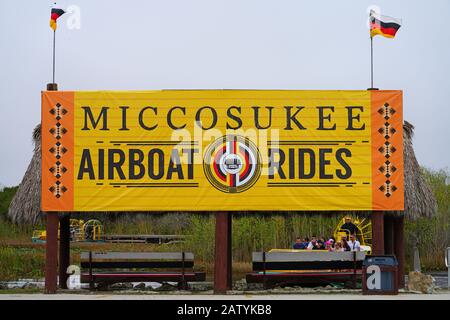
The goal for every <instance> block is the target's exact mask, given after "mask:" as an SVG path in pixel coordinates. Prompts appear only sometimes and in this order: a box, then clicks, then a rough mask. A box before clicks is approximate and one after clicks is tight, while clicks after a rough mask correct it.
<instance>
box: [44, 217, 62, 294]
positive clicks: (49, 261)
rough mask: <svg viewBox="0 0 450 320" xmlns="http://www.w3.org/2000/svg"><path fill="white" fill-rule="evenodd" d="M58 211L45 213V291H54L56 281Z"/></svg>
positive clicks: (51, 292)
mask: <svg viewBox="0 0 450 320" xmlns="http://www.w3.org/2000/svg"><path fill="white" fill-rule="evenodd" d="M58 223H59V218H58V213H55V212H52V213H47V224H46V242H45V293H47V294H53V293H56V286H57V282H58Z"/></svg>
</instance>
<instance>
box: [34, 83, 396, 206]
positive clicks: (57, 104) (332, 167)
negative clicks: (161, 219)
mask: <svg viewBox="0 0 450 320" xmlns="http://www.w3.org/2000/svg"><path fill="white" fill-rule="evenodd" d="M402 143H403V142H402V92H401V91H281V90H267V91H266V90H263V91H258V90H187V91H181V90H180V91H177V90H174V91H170V90H169V91H97V92H85V91H74V92H68V91H65V92H50V91H47V92H43V93H42V210H43V211H220V210H222V211H269V210H270V211H277V210H279V211H286V210H289V211H292V210H298V211H300V210H314V211H315V210H323V211H325V210H333V211H334V210H403V206H404V204H403V197H404V195H403V145H402Z"/></svg>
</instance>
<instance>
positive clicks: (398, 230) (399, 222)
mask: <svg viewBox="0 0 450 320" xmlns="http://www.w3.org/2000/svg"><path fill="white" fill-rule="evenodd" d="M394 254H395V256H396V257H397V261H398V287H399V288H404V287H405V239H404V218H403V217H398V218H396V219H394Z"/></svg>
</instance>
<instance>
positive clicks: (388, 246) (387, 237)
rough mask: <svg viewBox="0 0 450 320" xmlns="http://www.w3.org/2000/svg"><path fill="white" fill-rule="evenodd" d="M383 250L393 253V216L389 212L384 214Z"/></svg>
mask: <svg viewBox="0 0 450 320" xmlns="http://www.w3.org/2000/svg"><path fill="white" fill-rule="evenodd" d="M384 252H385V253H386V254H394V218H393V217H392V216H391V215H390V214H387V215H385V216H384Z"/></svg>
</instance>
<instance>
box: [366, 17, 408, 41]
mask: <svg viewBox="0 0 450 320" xmlns="http://www.w3.org/2000/svg"><path fill="white" fill-rule="evenodd" d="M401 25H402V21H401V20H400V19H395V18H391V17H388V16H382V15H380V14H377V13H375V12H374V11H371V12H370V37H372V38H373V37H375V36H376V35H382V36H383V37H386V38H394V37H395V34H396V33H397V31H398V29H400V27H401Z"/></svg>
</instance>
